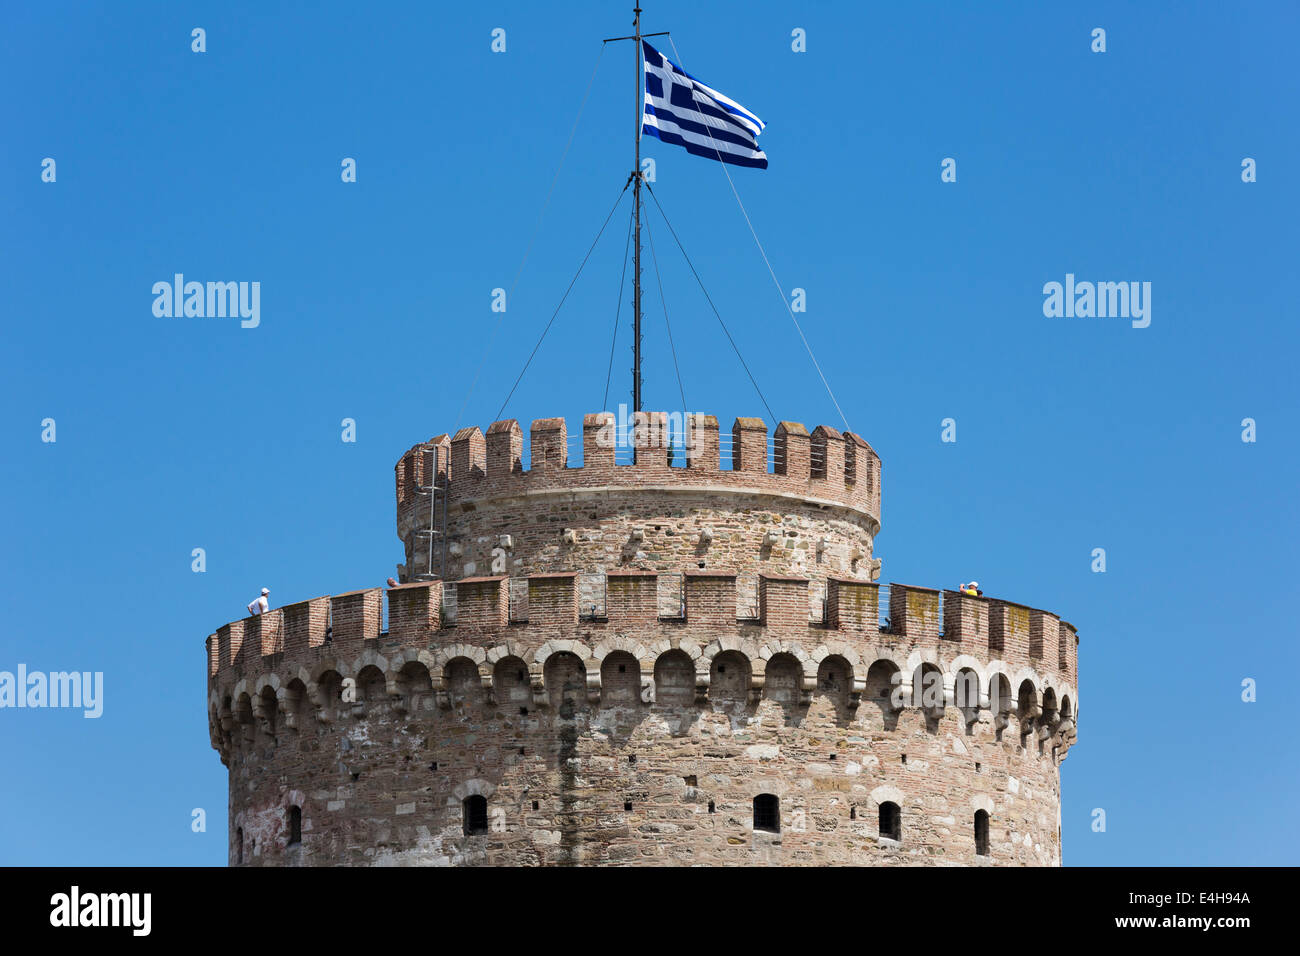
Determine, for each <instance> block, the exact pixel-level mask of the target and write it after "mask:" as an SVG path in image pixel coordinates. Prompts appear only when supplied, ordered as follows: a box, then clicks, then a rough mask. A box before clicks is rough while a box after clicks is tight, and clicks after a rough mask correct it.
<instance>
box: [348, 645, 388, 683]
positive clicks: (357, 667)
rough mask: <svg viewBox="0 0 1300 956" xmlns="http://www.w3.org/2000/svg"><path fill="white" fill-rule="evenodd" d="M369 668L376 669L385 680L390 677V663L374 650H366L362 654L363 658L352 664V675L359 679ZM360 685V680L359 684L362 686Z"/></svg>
mask: <svg viewBox="0 0 1300 956" xmlns="http://www.w3.org/2000/svg"><path fill="white" fill-rule="evenodd" d="M367 667H373V668H375V669H376V670H378V671H379V673H380V674H381V675H383V676H384V677H385V678H386V677H387V676H388V671H389V667H388V661H387V660H386V659H385V658H384V657H383V656H382V655H380V654H379V653H378V652H376V651H375V650H373V649H372V648H366V649H365V650H364V651H362V652H361V656H360V657H358V658H357V659H356V660H355V661H353V662H352V670H351V673H352V675H353V676H354V677H358V678H359V677H360V676H361V672H362V671H363V670H365V669H366V668H367ZM360 683H361V681H360V680H358V681H357V684H358V685H360Z"/></svg>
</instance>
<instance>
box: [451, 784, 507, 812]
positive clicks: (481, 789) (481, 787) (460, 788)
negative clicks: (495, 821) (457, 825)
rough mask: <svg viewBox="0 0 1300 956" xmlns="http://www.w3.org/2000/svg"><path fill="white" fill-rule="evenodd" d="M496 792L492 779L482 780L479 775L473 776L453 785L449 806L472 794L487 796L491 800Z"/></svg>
mask: <svg viewBox="0 0 1300 956" xmlns="http://www.w3.org/2000/svg"><path fill="white" fill-rule="evenodd" d="M496 792H497V788H496V785H495V784H493V783H492V782H491V781H488V780H482V779H480V778H478V777H471V778H470V779H469V780H466V781H464V782H463V783H459V784H457V785H456V786H454V787H452V790H451V798H450V799H449V800H448V801H447V803H448V805H449V806H455V805H456V804H458V803H460V802H461V801H462V800H464V799H465V798H466V797H470V796H477V797H486V798H487V799H489V800H491V799H492V795H493V794H494V793H496Z"/></svg>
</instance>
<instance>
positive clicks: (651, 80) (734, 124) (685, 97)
mask: <svg viewBox="0 0 1300 956" xmlns="http://www.w3.org/2000/svg"><path fill="white" fill-rule="evenodd" d="M641 48H642V53H643V55H644V58H645V113H644V116H642V119H641V132H642V133H647V134H649V135H650V136H657V137H658V138H659V139H661V140H663V141H664V142H665V143H672V144H674V145H676V146H685V147H686V151H687V152H689V153H694V154H695V155H696V156H704V157H705V158H707V159H716V160H719V161H721V162H724V163H731V164H732V165H734V166H754V167H757V168H758V169H767V155H766V154H765V153H764V152H763V151H762V150H761V149H759V148H758V139H757V137H758V134H759V133H761V132H763V125H764V124H763V121H762V120H761V119H759V118H758V117H757V116H755V115H754V114H753V113H751V112H750V111H749V110H747V109H745V108H744V107H743V106H741V105H740V104H739V103H737V102H736V101H735V100H733V99H731V98H730V97H729V96H725V95H723V94H722V93H719V92H718V91H717V90H715V89H711V88H709V87H707V86H705V85H704V84H703V83H701V82H700V81H699V80H697V79H696V78H695V77H693V76H691V75H690V74H689V73H687V72H686V71H685V70H683V69H682V68H681V67H680V66H678V65H677V64H676V63H674V62H673V61H672V60H670V59H668V57H666V56H664V55H663V54H662V53H660V52H659V51H658V50H656V49H655V48H654V47H652V46H651V45H650V44H649V43H647V42H646V41H645V40H642V41H641Z"/></svg>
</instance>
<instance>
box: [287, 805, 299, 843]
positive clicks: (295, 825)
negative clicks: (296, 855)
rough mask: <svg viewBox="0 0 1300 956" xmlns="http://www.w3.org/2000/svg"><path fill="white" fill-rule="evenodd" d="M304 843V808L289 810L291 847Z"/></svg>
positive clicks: (291, 808) (295, 807)
mask: <svg viewBox="0 0 1300 956" xmlns="http://www.w3.org/2000/svg"><path fill="white" fill-rule="evenodd" d="M301 842H302V807H299V806H292V807H290V808H289V846H296V845H297V844H299V843H301Z"/></svg>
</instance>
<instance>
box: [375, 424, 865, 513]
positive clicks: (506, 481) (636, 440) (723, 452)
mask: <svg viewBox="0 0 1300 956" xmlns="http://www.w3.org/2000/svg"><path fill="white" fill-rule="evenodd" d="M682 418H684V419H685V420H684V421H683V420H681V419H682ZM579 449H580V450H581V453H582V461H581V463H580V464H577V465H574V464H573V463H572V462H573V460H576V457H577V456H576V454H574V453H575V452H576V451H578V450H579ZM529 451H530V467H529V468H527V469H525V468H524V467H523V457H524V435H523V429H522V428H521V426H520V424H519V422H518V421H516V420H515V419H506V420H504V421H499V422H494V423H493V424H492V425H490V426H489V427H488V429H487V431H486V433H485V432H483V431H481V430H480V429H479V428H478V427H476V426H474V427H467V428H462V429H460V431H458V432H457V433H456V434H455V435H454V436H452V437H451V438H450V439H449V438H448V437H447V436H446V435H439V436H437V437H435V438H433V439H430V441H429V442H427V443H423V444H420V445H415V446H413V447H412V448H411V449H410V450H409V451H407V452H406V453H405V454H404V455H402V457H401V459H400V460H399V461H398V462H397V465H396V466H395V468H394V472H395V479H396V489H397V505H398V511H399V514H400V513H401V511H402V510H403V509H404V508H406V507H408V506H410V505H412V504H414V503H415V502H416V500H417V499H418V498H420V497H421V496H420V489H422V488H427V487H428V486H429V485H430V484H431V483H433V481H434V479H435V474H434V472H435V468H436V469H437V472H438V473H437V475H436V478H437V480H439V481H445V482H446V483H447V488H448V492H449V499H450V501H451V502H452V503H453V504H455V503H458V502H464V501H472V500H476V499H483V498H492V497H501V496H513V495H523V494H530V493H534V492H546V491H556V490H564V489H569V488H575V489H581V488H587V489H591V488H599V487H606V486H612V487H617V488H638V487H645V486H655V487H663V488H665V489H671V488H673V487H681V488H688V487H700V486H705V487H708V488H709V489H710V490H716V491H724V492H725V491H728V490H730V491H746V492H752V493H760V494H772V495H781V496H792V497H798V498H801V499H807V500H812V501H817V502H821V503H825V504H827V505H833V506H839V507H843V508H849V509H853V510H854V511H857V512H861V513H863V514H865V515H869V516H871V517H872V518H874V519H875V521H876V522H877V524H878V522H879V517H880V456H879V455H877V454H876V453H875V451H874V450H873V449H872V448H871V446H870V445H869V444H867V442H866V440H865V439H863V438H862V437H861V436H859V435H855V434H854V433H852V432H845V433H841V432H839V431H838V430H836V429H834V428H830V427H828V426H826V425H819V426H818V427H817V428H815V429H813V430H812V432H811V433H810V432H809V431H808V430H807V429H806V428H805V427H804V426H803V425H801V424H799V423H798V422H780V423H778V425H777V426H776V430H775V432H773V433H772V435H771V436H769V434H768V430H767V425H766V424H765V423H764V422H763V420H762V419H759V418H737V419H736V421H735V424H734V425H733V426H732V429H731V432H730V434H728V435H723V434H720V432H719V427H718V420H717V418H716V417H714V416H712V415H702V414H692V415H687V416H680V415H677V414H676V413H673V414H672V415H670V414H669V413H666V412H638V413H635V414H634V416H633V418H632V419H631V420H630V421H627V422H623V423H620V422H619V421H618V420H617V419H616V418H615V416H614V414H613V413H612V412H599V413H596V414H591V415H586V416H585V417H584V418H583V422H582V435H581V437H578V436H570V435H569V432H568V426H567V424H566V422H565V420H564V419H562V418H539V419H536V420H534V421H533V423H532V425H531V426H530V429H529ZM724 462H726V463H728V464H729V466H730V467H729V468H723V467H722V465H723V463H724ZM426 500H427V499H426Z"/></svg>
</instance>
